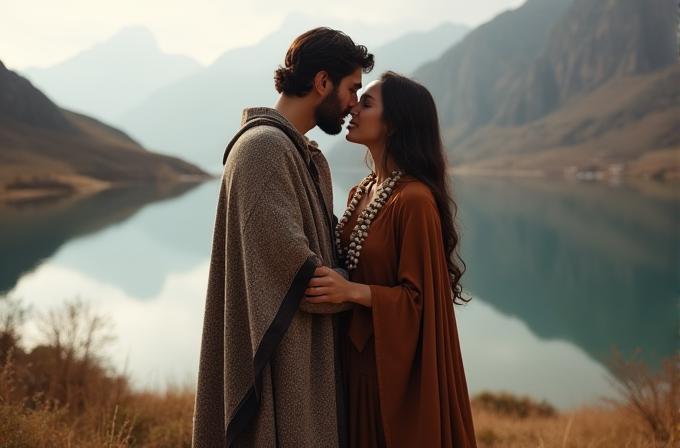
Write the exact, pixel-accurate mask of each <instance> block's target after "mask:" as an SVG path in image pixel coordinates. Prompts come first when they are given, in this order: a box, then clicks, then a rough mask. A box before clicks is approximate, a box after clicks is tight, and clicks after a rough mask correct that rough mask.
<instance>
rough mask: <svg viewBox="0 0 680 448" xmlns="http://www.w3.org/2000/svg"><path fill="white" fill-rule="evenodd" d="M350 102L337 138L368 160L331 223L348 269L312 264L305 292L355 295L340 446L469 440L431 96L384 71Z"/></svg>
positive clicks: (450, 218)
mask: <svg viewBox="0 0 680 448" xmlns="http://www.w3.org/2000/svg"><path fill="white" fill-rule="evenodd" d="M351 113H352V120H351V122H350V124H349V131H348V134H347V140H349V141H351V142H354V143H359V144H362V145H365V146H366V147H367V148H368V150H369V152H370V154H371V158H372V159H373V164H374V167H375V173H372V174H371V175H369V176H368V177H367V178H366V179H364V181H362V182H361V184H359V185H358V186H356V187H354V189H352V191H351V192H350V198H349V203H348V209H347V211H346V212H345V214H344V215H343V216H342V218H341V219H340V222H339V224H338V227H337V229H336V243H337V248H338V251H339V254H340V257H341V258H342V259H344V261H345V264H346V267H347V269H348V271H349V274H350V280H351V281H347V280H345V279H344V278H343V277H341V276H340V275H338V274H337V273H335V272H334V271H332V270H331V269H328V268H325V267H322V268H318V269H317V271H316V273H315V277H314V278H313V279H312V281H311V282H310V284H309V287H308V289H307V291H306V293H305V294H306V296H307V299H308V300H309V301H311V302H315V303H318V302H331V303H340V302H345V301H351V302H354V303H356V304H357V306H355V307H354V310H353V311H352V312H351V318H350V320H349V323H348V328H347V329H345V331H344V335H343V339H344V340H343V344H344V347H343V363H344V368H345V379H346V386H347V388H346V390H347V394H348V417H349V437H350V440H349V443H350V446H352V447H357V448H364V447H370V448H374V447H394V448H399V447H408V448H413V447H455V448H469V447H475V446H476V444H475V438H474V430H473V425H472V416H471V413H470V403H469V398H468V392H467V385H466V382H465V373H464V371H463V363H462V360H461V355H460V347H459V343H458V334H457V329H456V321H455V316H454V312H453V303H454V302H464V301H465V299H464V298H463V297H462V288H461V285H460V283H459V280H460V276H461V274H462V272H463V270H464V264H463V263H462V261H460V259H459V258H458V256H457V249H458V233H457V231H456V228H455V226H454V218H455V209H456V206H455V203H454V202H453V200H452V199H451V196H450V193H449V187H448V182H447V176H446V159H445V155H444V149H443V145H442V142H441V135H440V131H439V121H438V118H437V111H436V107H435V104H434V100H433V99H432V96H431V95H430V93H429V92H428V90H427V89H426V88H425V87H423V86H421V85H420V84H418V83H416V82H415V81H412V80H410V79H408V78H405V77H403V76H400V75H397V74H395V73H392V72H387V73H384V74H383V75H382V76H381V78H380V79H379V80H378V81H375V82H374V83H371V84H370V85H369V86H368V87H367V89H366V92H365V93H364V94H363V95H362V97H361V100H360V102H359V104H357V106H355V107H354V108H353V109H352V111H351Z"/></svg>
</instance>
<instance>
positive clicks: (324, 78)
mask: <svg viewBox="0 0 680 448" xmlns="http://www.w3.org/2000/svg"><path fill="white" fill-rule="evenodd" d="M332 87H333V86H332V82H331V80H330V78H329V77H328V72H325V71H321V72H319V73H317V74H316V77H315V78H314V89H315V90H316V91H317V92H318V93H319V95H321V96H325V95H326V92H327V91H328V89H330V88H332Z"/></svg>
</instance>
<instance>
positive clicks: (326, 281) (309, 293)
mask: <svg viewBox="0 0 680 448" xmlns="http://www.w3.org/2000/svg"><path fill="white" fill-rule="evenodd" d="M305 299H307V301H309V302H310V303H343V302H354V303H358V304H360V305H364V306H367V307H370V306H371V288H369V287H368V285H363V284H361V283H353V282H350V281H348V280H345V279H344V278H343V277H342V276H341V275H340V274H338V273H337V272H335V271H334V270H333V269H331V268H329V267H326V266H322V267H319V268H316V271H314V277H313V278H312V279H311V280H310V281H309V286H308V287H307V290H306V291H305Z"/></svg>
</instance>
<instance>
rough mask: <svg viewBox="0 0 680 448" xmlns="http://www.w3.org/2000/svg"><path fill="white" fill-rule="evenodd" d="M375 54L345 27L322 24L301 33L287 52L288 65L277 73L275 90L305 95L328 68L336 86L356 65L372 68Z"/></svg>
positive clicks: (366, 70)
mask: <svg viewBox="0 0 680 448" xmlns="http://www.w3.org/2000/svg"><path fill="white" fill-rule="evenodd" d="M373 65H374V61H373V55H372V54H371V53H369V52H368V50H367V49H366V47H365V46H363V45H356V44H355V43H354V41H352V39H351V38H350V37H349V36H348V35H346V34H345V33H343V32H342V31H338V30H334V29H331V28H326V27H321V28H314V29H313V30H309V31H307V32H306V33H304V34H302V35H300V36H299V37H298V38H297V39H295V41H294V42H293V44H292V45H291V46H290V48H289V49H288V52H287V53H286V60H285V66H284V67H281V66H279V68H278V69H276V73H275V74H274V84H275V86H276V91H277V92H279V93H285V94H288V95H297V96H305V95H306V94H307V93H309V92H310V91H311V90H312V87H314V78H315V77H316V75H317V73H319V72H321V71H325V72H327V73H328V77H329V78H330V80H331V82H332V83H333V85H334V86H337V85H338V84H339V83H340V81H341V80H342V79H343V78H344V77H346V76H348V75H350V74H351V73H352V72H353V71H355V70H356V69H357V68H361V69H362V71H363V72H364V73H369V72H370V71H371V70H373Z"/></svg>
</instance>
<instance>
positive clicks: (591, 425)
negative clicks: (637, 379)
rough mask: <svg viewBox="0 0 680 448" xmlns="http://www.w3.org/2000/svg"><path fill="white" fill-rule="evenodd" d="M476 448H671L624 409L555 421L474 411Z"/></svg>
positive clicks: (562, 416) (587, 412)
mask: <svg viewBox="0 0 680 448" xmlns="http://www.w3.org/2000/svg"><path fill="white" fill-rule="evenodd" d="M473 414H474V422H475V432H476V436H477V444H478V447H479V448H496V447H499V448H500V447H503V448H528V447H536V448H614V447H616V448H626V447H628V448H670V447H671V446H672V445H671V443H670V442H664V441H658V440H655V439H654V436H653V435H652V434H650V433H649V431H648V430H647V429H646V428H645V427H644V425H643V424H642V423H641V422H639V421H638V419H636V418H635V416H634V415H633V414H631V413H629V412H627V410H625V409H618V408H605V407H602V408H596V407H589V408H581V409H577V410H574V411H571V412H565V413H560V414H557V415H556V416H554V417H538V416H535V417H529V418H518V417H513V416H503V415H499V414H495V413H490V412H488V411H484V410H479V409H475V410H474V412H473Z"/></svg>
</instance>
